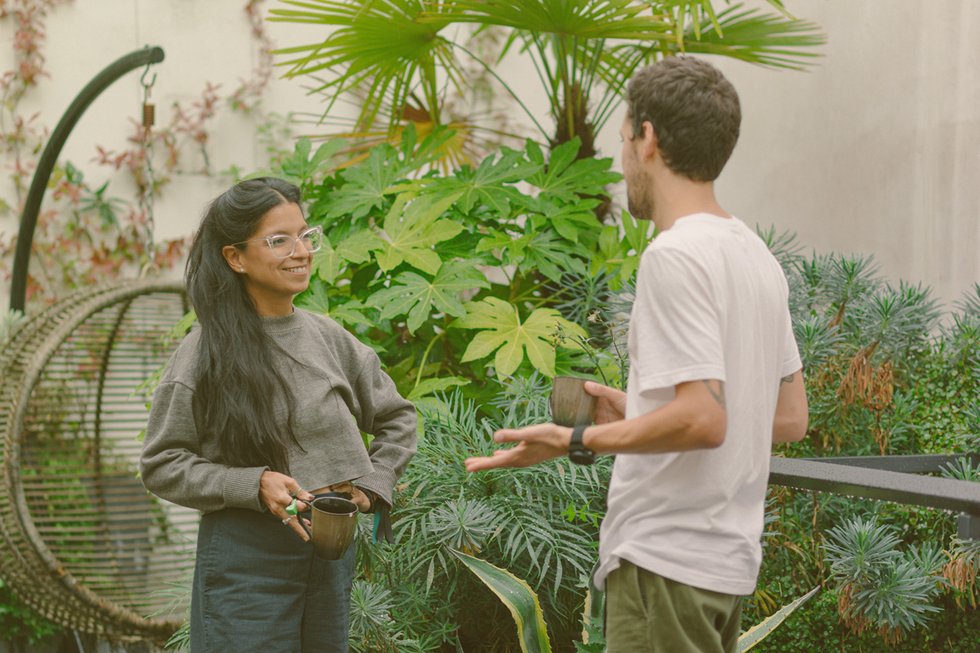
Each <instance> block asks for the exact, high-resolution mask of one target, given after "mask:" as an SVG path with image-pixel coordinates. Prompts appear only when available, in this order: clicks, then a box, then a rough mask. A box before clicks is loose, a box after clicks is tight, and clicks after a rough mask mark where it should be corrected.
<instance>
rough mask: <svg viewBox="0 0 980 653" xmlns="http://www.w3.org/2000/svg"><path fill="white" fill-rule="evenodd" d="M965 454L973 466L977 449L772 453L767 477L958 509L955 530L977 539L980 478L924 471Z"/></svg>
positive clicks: (868, 496)
mask: <svg viewBox="0 0 980 653" xmlns="http://www.w3.org/2000/svg"><path fill="white" fill-rule="evenodd" d="M963 457H966V458H969V459H970V461H971V464H972V465H973V466H974V467H976V466H977V465H978V463H980V454H975V453H970V454H959V455H930V456H847V457H837V458H779V457H776V456H773V458H772V462H771V465H770V468H769V482H770V483H771V484H774V485H784V486H787V487H795V488H801V489H805V490H816V491H818V492H831V493H833V494H844V495H847V496H852V497H861V498H865V499H877V500H879V501H891V502H893V503H906V504H912V505H918V506H928V507H930V508H938V509H940V510H949V511H951V512H955V513H959V517H958V520H957V533H958V534H959V536H960V537H961V538H963V539H980V483H977V482H972V481H959V480H954V479H950V478H943V477H937V476H924V474H929V473H938V472H940V471H941V470H942V467H943V466H944V465H947V464H949V463H952V462H955V461H956V460H957V459H959V458H963Z"/></svg>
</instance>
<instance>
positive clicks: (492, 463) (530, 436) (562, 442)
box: [466, 424, 572, 472]
mask: <svg viewBox="0 0 980 653" xmlns="http://www.w3.org/2000/svg"><path fill="white" fill-rule="evenodd" d="M571 437H572V429H570V428H568V427H566V426H558V425H557V424H535V425H534V426H528V427H525V428H522V429H501V430H499V431H497V432H496V433H494V434H493V439H494V441H495V442H516V443H517V446H516V447H511V448H510V449H498V450H497V451H494V452H493V455H492V456H482V457H474V458H467V459H466V471H468V472H480V471H483V470H485V469H497V468H500V467H530V466H531V465H536V464H537V463H540V462H543V461H545V460H551V459H552V458H557V457H558V456H564V455H565V454H567V453H568V441H569V440H570V439H571Z"/></svg>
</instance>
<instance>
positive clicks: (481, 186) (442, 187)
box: [432, 148, 540, 218]
mask: <svg viewBox="0 0 980 653" xmlns="http://www.w3.org/2000/svg"><path fill="white" fill-rule="evenodd" d="M539 168H540V164H537V163H531V162H529V161H527V160H526V159H524V153H523V152H518V151H515V150H511V149H507V148H504V150H503V152H502V154H501V155H500V157H499V158H497V157H495V156H493V155H490V156H488V157H487V158H485V159H484V160H483V161H482V162H481V163H480V166H479V167H478V168H476V169H475V170H474V169H473V168H470V167H468V166H467V167H464V168H461V169H460V170H457V171H456V174H455V175H454V176H452V177H446V178H444V179H440V180H439V184H438V190H437V189H436V188H435V186H433V188H432V192H434V193H437V194H446V193H457V192H458V193H461V194H460V196H459V201H458V203H457V205H458V206H459V210H460V211H462V212H464V213H469V212H470V211H471V210H472V209H473V206H474V205H476V204H482V205H484V206H487V207H489V208H490V209H491V210H492V211H494V212H495V213H496V214H497V215H499V216H500V217H501V218H508V217H510V212H511V205H512V204H513V203H514V202H520V201H521V199H522V195H521V193H520V191H518V190H517V189H516V188H514V187H513V186H510V185H508V184H513V183H516V182H519V181H521V180H522V179H524V178H526V177H527V176H529V175H532V174H534V173H535V172H536V171H537V170H538V169H539Z"/></svg>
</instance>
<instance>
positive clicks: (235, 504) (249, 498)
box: [223, 467, 269, 512]
mask: <svg viewBox="0 0 980 653" xmlns="http://www.w3.org/2000/svg"><path fill="white" fill-rule="evenodd" d="M268 469H269V468H268V467H231V468H229V469H228V471H227V473H226V475H225V485H224V490H223V495H224V499H225V507H226V508H248V509H249V510H257V511H259V512H264V511H265V506H263V505H262V502H261V501H260V500H259V480H260V479H261V478H262V472H264V471H266V470H268Z"/></svg>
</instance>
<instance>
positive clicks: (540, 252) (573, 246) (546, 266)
mask: <svg viewBox="0 0 980 653" xmlns="http://www.w3.org/2000/svg"><path fill="white" fill-rule="evenodd" d="M528 235H530V236H531V238H530V242H529V243H528V245H527V249H526V250H525V256H524V260H523V261H522V262H521V264H520V269H521V271H522V272H532V271H535V270H538V271H540V272H541V273H542V274H544V275H545V276H546V277H548V278H549V279H551V280H552V281H554V282H556V283H560V282H561V278H562V276H563V275H564V274H565V273H566V272H574V273H575V274H585V263H584V262H583V259H586V258H588V255H589V254H588V252H587V251H586V250H585V249H584V248H583V247H582V246H581V245H579V244H578V243H569V242H568V241H567V240H565V239H563V238H560V237H559V236H558V235H557V234H556V233H555V232H554V231H552V230H551V229H546V230H543V231H538V232H537V233H533V235H531V234H528ZM572 254H577V255H578V256H577V257H576V256H572ZM579 257H581V258H579Z"/></svg>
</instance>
